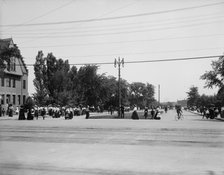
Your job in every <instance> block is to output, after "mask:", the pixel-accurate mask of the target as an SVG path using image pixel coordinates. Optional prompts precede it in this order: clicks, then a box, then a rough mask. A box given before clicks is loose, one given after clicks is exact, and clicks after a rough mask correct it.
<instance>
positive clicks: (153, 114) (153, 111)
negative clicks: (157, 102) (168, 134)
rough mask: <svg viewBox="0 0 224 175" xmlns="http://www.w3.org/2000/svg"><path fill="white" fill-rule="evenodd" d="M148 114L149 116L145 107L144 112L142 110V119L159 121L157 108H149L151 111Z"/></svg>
mask: <svg viewBox="0 0 224 175" xmlns="http://www.w3.org/2000/svg"><path fill="white" fill-rule="evenodd" d="M150 114H151V115H149V109H148V107H145V110H144V117H145V119H147V118H149V119H155V120H160V119H161V118H160V117H159V116H158V115H159V107H156V108H155V107H153V106H152V107H151V110H150Z"/></svg>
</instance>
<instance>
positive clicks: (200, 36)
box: [20, 34, 224, 48]
mask: <svg viewBox="0 0 224 175" xmlns="http://www.w3.org/2000/svg"><path fill="white" fill-rule="evenodd" d="M221 36H224V34H209V35H198V36H197V35H193V36H180V37H168V38H155V39H144V40H129V41H114V42H95V43H78V44H63V45H44V46H28V47H20V48H45V47H46V48H47V47H68V46H86V45H87V46H88V45H101V44H103V45H105V44H120V43H121V44H123V43H135V42H152V41H164V40H176V39H191V38H204V37H221Z"/></svg>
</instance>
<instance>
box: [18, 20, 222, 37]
mask: <svg viewBox="0 0 224 175" xmlns="http://www.w3.org/2000/svg"><path fill="white" fill-rule="evenodd" d="M221 21H223V20H217V21H212V22H203V23H195V24H193V25H192V24H188V25H180V26H174V27H164V28H151V29H144V30H132V31H119V32H107V33H97V34H96V33H90V34H79V35H70V34H69V35H39V36H37V35H34V36H33V35H30V36H15V38H66V37H69V38H71V37H88V36H104V35H117V34H131V33H140V32H148V31H158V30H170V29H176V28H183V27H195V26H200V25H207V24H211V23H217V22H221Z"/></svg>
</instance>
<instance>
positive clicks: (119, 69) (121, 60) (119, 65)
mask: <svg viewBox="0 0 224 175" xmlns="http://www.w3.org/2000/svg"><path fill="white" fill-rule="evenodd" d="M121 64H122V67H124V58H122V59H120V57H118V59H116V58H115V60H114V67H116V66H117V65H118V98H119V102H118V103H119V105H118V117H121Z"/></svg>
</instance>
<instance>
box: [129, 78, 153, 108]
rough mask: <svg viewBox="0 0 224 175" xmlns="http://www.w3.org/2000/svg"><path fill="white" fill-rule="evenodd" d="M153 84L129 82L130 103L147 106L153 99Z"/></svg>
mask: <svg viewBox="0 0 224 175" xmlns="http://www.w3.org/2000/svg"><path fill="white" fill-rule="evenodd" d="M154 94H155V89H154V86H153V85H151V84H149V83H147V84H144V83H141V82H134V83H131V84H130V98H129V99H130V102H131V105H137V106H139V107H141V108H143V107H144V106H149V105H150V104H151V103H152V102H154V101H155V99H154Z"/></svg>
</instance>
